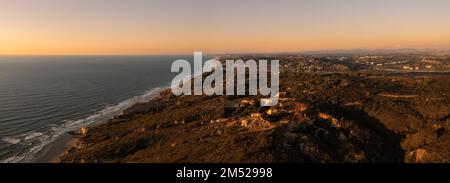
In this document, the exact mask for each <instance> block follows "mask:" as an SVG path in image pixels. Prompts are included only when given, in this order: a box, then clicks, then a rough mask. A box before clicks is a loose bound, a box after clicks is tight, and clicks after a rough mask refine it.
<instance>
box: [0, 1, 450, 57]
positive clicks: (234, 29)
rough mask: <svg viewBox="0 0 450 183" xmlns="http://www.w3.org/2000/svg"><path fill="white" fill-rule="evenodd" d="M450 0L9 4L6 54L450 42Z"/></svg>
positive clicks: (5, 6)
mask: <svg viewBox="0 0 450 183" xmlns="http://www.w3.org/2000/svg"><path fill="white" fill-rule="evenodd" d="M449 10H450V1H448V0H14V1H12V0H0V55H91V54H94V55H95V54H99V55H109V54H118V55H120V54H125V55H134V54H137V55H141V54H144V55H145V54H187V53H189V54H192V52H194V51H203V52H209V53H247V52H248V53H255V52H262V53H266V52H296V51H311V50H334V49H381V48H384V49H386V48H387V49H389V48H419V49H421V48H436V49H441V48H444V49H448V48H450V11H449Z"/></svg>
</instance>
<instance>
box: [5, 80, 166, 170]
mask: <svg viewBox="0 0 450 183" xmlns="http://www.w3.org/2000/svg"><path fill="white" fill-rule="evenodd" d="M160 91H161V88H154V89H152V90H149V91H147V92H145V93H144V94H143V95H140V96H135V97H132V98H129V99H127V100H124V101H122V102H120V103H118V104H116V105H113V106H107V107H105V108H104V109H102V110H100V111H98V112H96V113H95V114H92V115H89V116H87V117H85V118H82V119H78V120H67V121H64V123H62V124H60V125H54V124H53V126H49V128H48V129H47V130H46V131H42V132H31V133H27V134H22V135H19V136H17V137H22V139H21V138H11V137H4V138H2V139H1V140H2V141H4V142H7V143H9V144H10V145H14V144H23V145H26V146H27V148H25V149H24V150H23V151H22V152H20V153H17V154H15V155H11V156H9V157H6V158H4V159H3V160H0V163H20V162H33V160H34V159H35V157H36V155H37V154H38V153H39V151H40V150H42V149H43V147H45V146H46V145H48V144H50V143H52V142H54V141H55V140H57V139H58V137H60V136H61V135H63V134H65V133H68V132H70V131H73V130H77V129H79V128H81V127H83V126H91V125H95V124H99V123H102V122H106V121H107V120H109V119H111V118H113V117H114V116H116V115H118V114H119V113H121V112H122V111H124V110H125V109H127V108H129V107H131V106H132V105H134V104H136V103H139V102H146V101H149V100H150V99H152V98H153V97H154V96H156V94H158V93H159V92H160Z"/></svg>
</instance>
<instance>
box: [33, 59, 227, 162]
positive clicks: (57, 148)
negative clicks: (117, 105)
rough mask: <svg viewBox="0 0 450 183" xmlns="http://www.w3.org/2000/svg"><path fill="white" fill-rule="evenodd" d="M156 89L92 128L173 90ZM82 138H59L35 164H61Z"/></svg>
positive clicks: (67, 136) (37, 158)
mask: <svg viewBox="0 0 450 183" xmlns="http://www.w3.org/2000/svg"><path fill="white" fill-rule="evenodd" d="M220 59H221V57H220V56H214V57H213V58H211V59H208V60H219V61H220ZM201 74H203V73H194V75H193V76H192V77H191V78H190V79H191V80H192V79H194V78H195V77H198V76H200V75H201ZM155 89H156V91H154V93H153V94H151V96H149V97H148V99H147V100H146V101H140V102H137V103H134V104H132V105H130V106H129V107H127V108H125V109H124V110H122V111H120V112H119V113H117V114H116V115H114V116H113V117H112V118H111V119H108V120H106V121H105V122H100V123H96V124H94V125H92V126H90V127H95V126H98V125H101V124H104V123H108V122H110V121H111V120H113V119H114V118H116V117H118V116H121V115H123V112H124V111H127V110H130V109H131V108H133V107H134V106H136V105H139V104H140V103H148V102H150V101H152V100H153V99H155V98H157V97H158V96H162V95H164V92H165V91H166V90H169V89H171V82H170V83H169V86H167V85H166V86H165V87H160V88H159V89H158V88H155ZM77 130H78V129H77ZM80 138H81V136H75V135H71V134H68V133H66V134H64V135H62V136H61V137H58V139H56V140H55V141H54V142H52V143H50V144H47V145H46V146H44V147H43V148H42V150H41V151H40V152H39V153H38V155H37V157H36V159H35V160H34V161H33V162H35V163H60V159H61V157H62V156H63V155H64V154H66V153H67V152H68V151H69V150H70V149H71V148H74V147H76V146H77V145H78V142H79V140H80Z"/></svg>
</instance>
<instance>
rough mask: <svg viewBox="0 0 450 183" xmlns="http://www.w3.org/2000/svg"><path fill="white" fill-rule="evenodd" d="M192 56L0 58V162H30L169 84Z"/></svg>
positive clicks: (146, 98)
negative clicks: (174, 67) (180, 62)
mask: <svg viewBox="0 0 450 183" xmlns="http://www.w3.org/2000/svg"><path fill="white" fill-rule="evenodd" d="M177 59H187V60H189V61H190V62H191V63H192V60H193V58H192V56H2V57H0V162H33V160H34V159H35V157H36V155H37V154H38V153H39V151H40V150H42V148H43V147H44V146H45V145H47V144H49V143H52V142H54V141H55V140H57V139H58V137H60V136H61V135H63V134H67V132H69V131H71V130H76V129H78V128H80V127H82V126H89V125H94V124H97V123H101V122H105V121H107V120H108V119H110V118H112V117H113V116H115V115H117V114H118V113H120V112H121V111H123V110H124V109H126V108H128V107H130V106H131V105H133V104H135V103H137V102H143V101H147V100H149V99H150V98H151V96H152V94H155V93H157V91H158V90H159V89H161V88H166V87H169V86H170V82H171V81H172V78H173V77H174V76H175V75H176V74H177V73H171V72H170V67H171V64H172V62H173V61H175V60H177Z"/></svg>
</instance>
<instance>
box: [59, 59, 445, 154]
mask: <svg viewBox="0 0 450 183" xmlns="http://www.w3.org/2000/svg"><path fill="white" fill-rule="evenodd" d="M282 68H283V67H282ZM285 68H290V67H289V66H287V67H286V66H285ZM280 81H281V85H280V90H281V92H280V102H279V104H278V105H277V106H273V107H260V106H259V97H257V96H256V97H255V96H181V97H175V96H173V95H171V92H170V90H166V91H164V92H162V93H161V96H160V97H158V98H156V99H154V100H152V101H149V102H147V103H141V104H137V105H135V106H133V107H131V108H129V109H128V110H126V111H125V112H124V113H123V114H122V115H119V116H117V117H115V118H114V119H111V120H110V121H109V122H108V123H106V124H102V125H99V126H95V127H92V128H89V129H88V130H86V129H83V130H82V131H83V132H82V133H81V134H78V135H77V136H78V138H79V141H78V143H77V144H76V145H75V146H74V147H72V148H71V149H70V150H69V151H68V152H67V153H66V154H65V155H63V156H62V157H61V158H60V161H61V162H450V148H449V147H450V132H449V130H450V92H449V91H450V75H448V74H446V73H434V74H431V73H405V72H387V71H347V72H335V73H306V72H298V71H292V69H291V70H290V69H282V71H281V75H280Z"/></svg>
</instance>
